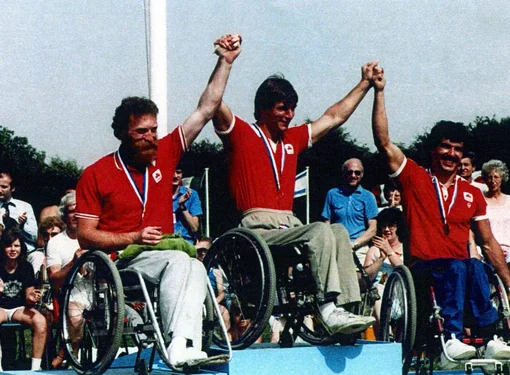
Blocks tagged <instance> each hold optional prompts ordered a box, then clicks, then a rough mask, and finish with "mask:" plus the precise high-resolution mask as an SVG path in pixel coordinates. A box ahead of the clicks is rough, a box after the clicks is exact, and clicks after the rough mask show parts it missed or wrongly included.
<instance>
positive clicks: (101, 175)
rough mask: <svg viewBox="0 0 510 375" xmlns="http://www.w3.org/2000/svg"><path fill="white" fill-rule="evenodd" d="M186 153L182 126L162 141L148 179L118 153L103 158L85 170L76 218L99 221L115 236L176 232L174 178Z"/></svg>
mask: <svg viewBox="0 0 510 375" xmlns="http://www.w3.org/2000/svg"><path fill="white" fill-rule="evenodd" d="M185 151H186V144H185V140H184V134H183V132H182V127H180V126H179V127H177V128H175V129H174V130H173V132H172V133H170V134H168V135H167V136H165V137H164V138H162V139H161V140H160V142H159V147H158V155H157V158H156V160H155V161H154V162H153V163H152V164H151V165H149V166H148V167H147V172H146V176H145V173H142V172H140V171H138V170H136V169H134V168H131V167H130V166H128V165H125V164H124V165H123V162H122V160H121V158H120V155H119V153H118V152H115V153H112V154H109V155H107V156H105V157H103V158H101V159H99V160H98V161H97V162H95V163H94V164H92V165H90V166H89V167H87V168H86V169H85V170H84V171H83V174H82V176H81V178H80V180H79V182H78V186H77V188H76V217H78V218H81V219H95V220H99V224H98V229H99V230H104V231H108V232H113V233H127V232H134V231H139V230H141V229H143V228H145V227H147V226H161V227H162V231H163V233H173V230H174V228H173V213H172V179H173V177H174V171H175V168H176V166H177V164H178V163H179V161H180V159H181V157H182V155H183V153H184V152H185ZM124 166H126V167H127V171H126V169H125V168H124ZM144 180H145V181H146V184H144ZM135 186H136V189H137V190H138V192H139V193H140V194H137V192H136V191H135ZM144 200H145V204H143V203H142V202H143V201H144ZM144 206H145V209H144Z"/></svg>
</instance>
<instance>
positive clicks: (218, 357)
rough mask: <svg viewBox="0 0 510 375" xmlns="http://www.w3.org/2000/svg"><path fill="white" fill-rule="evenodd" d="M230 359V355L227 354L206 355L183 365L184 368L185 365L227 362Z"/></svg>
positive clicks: (193, 365) (194, 365)
mask: <svg viewBox="0 0 510 375" xmlns="http://www.w3.org/2000/svg"><path fill="white" fill-rule="evenodd" d="M229 360H230V357H229V355H228V354H218V355H214V356H212V357H207V358H205V359H197V360H194V361H190V362H188V363H186V364H185V365H184V366H183V367H184V370H185V369H186V368H187V367H196V366H203V365H220V364H224V363H227V362H228V361H229Z"/></svg>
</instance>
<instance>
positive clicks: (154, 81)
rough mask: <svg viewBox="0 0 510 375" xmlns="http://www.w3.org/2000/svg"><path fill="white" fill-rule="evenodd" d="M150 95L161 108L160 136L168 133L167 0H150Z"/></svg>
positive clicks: (159, 118)
mask: <svg viewBox="0 0 510 375" xmlns="http://www.w3.org/2000/svg"><path fill="white" fill-rule="evenodd" d="M149 28H150V31H149V38H150V54H149V55H150V57H149V64H150V68H149V71H150V73H149V74H150V77H149V97H150V98H151V100H152V101H153V102H154V103H156V105H157V106H158V108H159V114H158V137H159V138H162V137H163V136H165V135H166V134H167V133H168V96H167V51H166V0H149Z"/></svg>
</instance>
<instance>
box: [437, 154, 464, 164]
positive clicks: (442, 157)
mask: <svg viewBox="0 0 510 375" xmlns="http://www.w3.org/2000/svg"><path fill="white" fill-rule="evenodd" d="M441 160H448V161H453V162H454V163H460V159H459V158H456V157H454V156H450V155H443V156H441Z"/></svg>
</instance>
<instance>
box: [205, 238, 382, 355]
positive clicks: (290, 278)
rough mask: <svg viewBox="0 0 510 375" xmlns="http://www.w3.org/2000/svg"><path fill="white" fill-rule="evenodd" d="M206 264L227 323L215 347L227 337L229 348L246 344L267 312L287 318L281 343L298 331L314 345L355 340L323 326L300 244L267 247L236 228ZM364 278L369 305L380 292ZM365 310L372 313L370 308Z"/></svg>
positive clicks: (214, 247) (260, 330)
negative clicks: (327, 329)
mask: <svg viewBox="0 0 510 375" xmlns="http://www.w3.org/2000/svg"><path fill="white" fill-rule="evenodd" d="M353 256H354V257H355V255H354V253H353ZM355 259H356V260H357V258H355ZM358 264H359V262H358ZM204 265H205V266H206V269H207V272H208V274H209V276H210V278H211V279H212V280H213V282H212V284H213V286H214V289H215V293H216V296H217V297H216V299H217V300H218V302H219V303H220V305H221V306H222V307H221V308H222V311H223V315H222V316H223V319H224V320H225V321H226V323H227V325H230V329H229V332H228V337H224V336H223V334H222V333H221V332H219V331H217V330H216V331H214V332H213V342H214V343H215V344H216V345H218V346H219V347H224V345H225V342H229V341H230V345H231V346H232V348H233V349H244V348H247V347H249V346H250V345H252V344H253V343H255V342H256V341H257V340H258V339H259V338H260V337H261V335H263V333H264V331H265V328H266V326H267V324H268V321H269V318H270V317H271V315H275V316H281V317H284V318H285V320H286V324H285V326H284V329H283V332H282V333H281V335H280V341H279V344H280V346H282V347H290V346H292V345H293V344H294V342H295V340H296V339H297V338H298V337H300V338H301V339H303V340H304V341H306V342H308V343H310V344H313V345H330V344H334V343H341V344H353V343H355V342H356V340H357V339H358V338H359V334H352V335H345V334H335V335H333V336H331V335H330V334H329V333H328V332H327V331H326V329H325V327H324V326H323V324H322V322H321V320H320V319H319V317H318V316H317V314H316V311H317V300H316V296H315V294H316V285H315V281H314V279H313V276H312V273H311V269H310V265H309V262H308V258H307V256H306V254H305V253H304V249H303V248H302V247H301V246H271V247H268V245H267V244H266V243H265V241H264V240H263V239H262V238H261V237H260V236H259V235H258V234H257V233H255V232H253V231H251V230H249V229H246V228H235V229H232V230H230V231H228V232H226V233H225V234H223V235H222V236H220V237H219V238H218V239H217V240H216V241H215V242H214V243H213V245H212V246H211V248H210V249H209V251H208V253H207V255H206V257H205V259H204ZM358 267H359V269H360V271H361V272H363V268H362V267H360V266H358ZM364 275H365V276H366V273H364ZM366 278H367V280H368V283H370V286H369V287H367V288H366V293H364V294H363V300H364V301H365V303H372V306H373V303H374V302H375V299H377V298H379V296H378V294H377V289H376V288H375V287H374V286H373V285H371V281H370V280H369V278H368V276H366ZM366 310H368V311H369V312H370V313H371V309H370V308H369V309H366Z"/></svg>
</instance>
